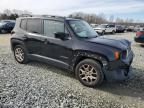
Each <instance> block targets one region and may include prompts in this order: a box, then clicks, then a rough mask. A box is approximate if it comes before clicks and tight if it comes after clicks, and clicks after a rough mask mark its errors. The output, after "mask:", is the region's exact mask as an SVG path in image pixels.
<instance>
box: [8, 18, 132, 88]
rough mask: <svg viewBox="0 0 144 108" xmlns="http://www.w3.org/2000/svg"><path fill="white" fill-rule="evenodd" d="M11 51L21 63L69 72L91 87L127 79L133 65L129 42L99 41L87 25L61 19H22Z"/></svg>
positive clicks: (105, 38)
mask: <svg viewBox="0 0 144 108" xmlns="http://www.w3.org/2000/svg"><path fill="white" fill-rule="evenodd" d="M11 49H12V51H13V52H14V57H15V59H16V61H17V62H19V63H27V62H28V61H30V60H37V61H42V62H46V63H49V64H52V65H54V66H57V67H61V68H64V69H68V70H70V71H73V72H75V75H76V77H77V78H78V79H79V81H80V82H81V83H82V84H84V85H86V86H89V87H93V86H96V85H100V84H101V83H102V82H103V80H104V79H106V80H118V81H120V80H125V79H127V78H128V77H129V76H130V70H131V63H132V61H133V52H132V50H131V43H130V42H129V41H128V40H124V39H123V40H114V39H110V38H107V37H105V36H103V37H99V36H98V34H97V33H96V32H95V31H94V30H93V29H92V28H91V27H90V25H89V24H88V23H87V22H85V21H83V20H79V19H70V18H63V17H57V16H43V17H22V18H18V19H17V21H16V26H15V28H14V30H13V31H12V37H11Z"/></svg>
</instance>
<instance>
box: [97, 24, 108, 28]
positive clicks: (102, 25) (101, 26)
mask: <svg viewBox="0 0 144 108" xmlns="http://www.w3.org/2000/svg"><path fill="white" fill-rule="evenodd" d="M106 26H107V25H104V24H101V25H99V26H98V28H106Z"/></svg>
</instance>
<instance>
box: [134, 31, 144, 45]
mask: <svg viewBox="0 0 144 108" xmlns="http://www.w3.org/2000/svg"><path fill="white" fill-rule="evenodd" d="M134 40H135V42H137V43H144V31H138V32H137V33H136V37H135V38H134Z"/></svg>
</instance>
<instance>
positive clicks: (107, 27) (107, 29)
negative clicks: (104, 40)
mask: <svg viewBox="0 0 144 108" xmlns="http://www.w3.org/2000/svg"><path fill="white" fill-rule="evenodd" d="M110 31H111V28H110V26H109V25H107V26H106V32H107V33H109V32H110Z"/></svg>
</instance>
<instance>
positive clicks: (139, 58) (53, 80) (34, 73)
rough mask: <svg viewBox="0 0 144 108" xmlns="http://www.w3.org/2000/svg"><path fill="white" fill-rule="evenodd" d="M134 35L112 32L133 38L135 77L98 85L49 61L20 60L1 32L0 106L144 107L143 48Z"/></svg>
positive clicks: (56, 107) (60, 107)
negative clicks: (90, 85) (88, 84)
mask: <svg viewBox="0 0 144 108" xmlns="http://www.w3.org/2000/svg"><path fill="white" fill-rule="evenodd" d="M134 35H135V34H134V33H124V34H117V35H113V36H111V37H112V38H120V39H121V38H126V39H129V40H131V41H132V49H133V51H134V53H135V59H134V62H133V64H132V66H133V73H134V77H133V78H132V79H129V80H127V81H125V82H121V83H114V82H113V83H108V82H104V83H103V85H102V86H100V87H98V88H88V87H85V86H83V85H81V84H80V83H79V81H78V80H76V79H75V77H74V74H73V73H70V72H67V71H65V70H61V69H57V68H55V67H52V66H49V65H47V64H43V63H38V62H30V63H28V64H27V65H21V64H18V63H17V62H16V61H15V60H14V58H13V54H12V52H11V50H10V46H9V37H10V36H9V35H0V108H144V73H143V72H144V59H143V56H144V55H143V54H144V50H143V47H142V46H140V45H138V44H136V43H134V42H133V37H134ZM107 36H109V35H107Z"/></svg>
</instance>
